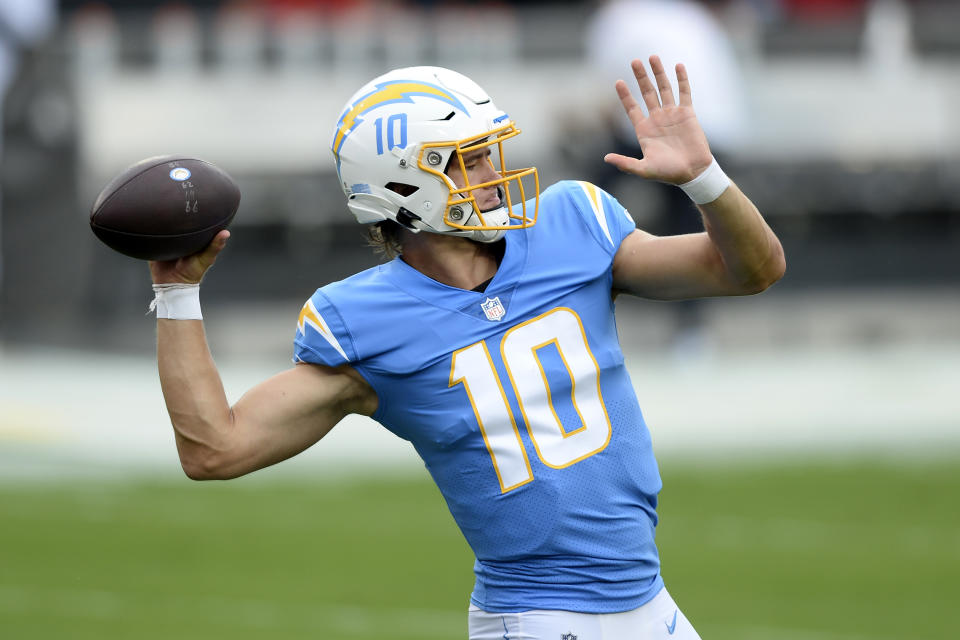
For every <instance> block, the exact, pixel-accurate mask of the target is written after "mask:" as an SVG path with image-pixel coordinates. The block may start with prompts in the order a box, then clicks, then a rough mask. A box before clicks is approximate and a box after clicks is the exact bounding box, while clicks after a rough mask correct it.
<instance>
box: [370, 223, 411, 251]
mask: <svg viewBox="0 0 960 640" xmlns="http://www.w3.org/2000/svg"><path fill="white" fill-rule="evenodd" d="M367 245H368V246H370V247H373V251H374V253H376V254H377V255H381V256H383V257H384V258H386V259H387V260H393V259H394V258H396V257H397V256H398V255H400V254H401V253H403V227H402V226H400V224H399V223H397V222H395V221H393V220H382V221H380V222H378V223H376V224H371V225H369V226H368V227H367Z"/></svg>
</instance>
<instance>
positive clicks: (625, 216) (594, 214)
mask: <svg viewBox="0 0 960 640" xmlns="http://www.w3.org/2000/svg"><path fill="white" fill-rule="evenodd" d="M569 185H570V186H569V188H570V191H571V195H572V197H573V199H574V202H575V203H576V205H577V209H578V210H579V211H580V213H581V214H582V215H583V217H584V219H585V220H586V223H587V226H588V227H590V230H591V232H592V233H593V235H594V237H595V238H596V240H597V242H599V243H600V245H601V246H602V247H603V248H604V249H605V250H606V251H607V253H609V254H610V255H611V256H612V255H614V254H615V253H616V252H617V250H618V249H619V248H620V243H621V242H623V239H624V238H626V237H627V236H628V235H630V233H631V232H632V231H633V230H634V229H636V228H637V224H636V223H635V222H634V221H633V218H632V217H631V216H630V213H629V212H628V211H627V210H626V209H624V208H623V205H621V204H620V203H619V202H618V201H617V199H616V198H614V197H613V196H612V195H610V194H609V193H607V192H606V191H604V190H603V189H601V188H600V187H598V186H596V185H595V184H591V183H589V182H583V181H572V182H570V183H569Z"/></svg>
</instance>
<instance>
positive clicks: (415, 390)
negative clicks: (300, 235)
mask: <svg viewBox="0 0 960 640" xmlns="http://www.w3.org/2000/svg"><path fill="white" fill-rule="evenodd" d="M650 66H651V69H652V71H653V75H654V78H655V80H656V84H654V82H653V81H652V80H651V78H650V76H649V75H648V74H647V72H646V70H645V67H644V65H643V63H642V62H641V61H639V60H634V61H633V63H632V70H633V74H634V77H635V81H636V83H637V85H638V86H639V89H640V93H641V95H642V100H643V102H644V104H645V105H646V112H647V113H648V114H649V115H645V113H644V109H642V108H641V106H640V105H639V103H638V102H637V101H636V99H635V98H634V96H633V95H632V93H631V91H630V89H629V88H628V86H627V84H626V83H625V82H623V81H619V82H618V83H617V85H616V91H617V94H618V96H619V98H620V101H621V104H622V106H623V108H624V110H625V111H626V114H627V116H628V119H629V121H630V122H631V125H632V128H633V131H634V135H635V138H636V139H637V140H639V144H640V147H641V149H642V151H643V154H644V158H643V159H642V160H640V159H637V158H634V157H630V156H625V155H619V154H608V155H607V156H606V157H605V160H606V161H607V162H609V163H610V164H611V165H612V166H614V167H616V168H617V169H618V170H620V171H623V172H625V173H627V174H632V175H636V176H640V177H641V178H644V179H648V180H659V181H662V182H665V183H668V184H671V185H674V186H675V187H676V186H680V187H681V189H680V190H681V192H683V193H685V194H686V196H685V197H689V198H691V199H692V200H694V201H695V202H697V203H698V206H699V208H700V212H701V214H702V216H703V219H704V221H705V225H706V228H707V231H706V232H700V233H695V234H689V235H682V236H668V237H656V236H653V235H651V234H649V233H646V232H644V231H641V230H639V229H637V228H636V225H635V223H634V221H633V220H632V219H631V218H630V216H629V215H628V214H627V212H626V211H625V210H624V209H623V207H622V206H621V205H620V204H619V203H618V202H617V201H616V200H615V199H614V198H613V197H612V196H611V195H609V194H607V193H606V192H604V191H602V190H600V189H599V188H597V187H596V186H594V185H592V184H590V183H587V182H579V181H562V182H559V183H557V184H555V185H553V186H551V187H550V188H548V189H546V190H544V191H543V192H542V193H541V192H540V189H539V181H538V178H537V170H536V169H535V168H533V167H527V168H523V169H508V168H507V167H506V166H504V161H503V156H504V151H503V148H504V147H505V146H509V144H510V140H511V139H512V138H514V137H515V136H517V135H519V133H520V132H519V130H518V129H517V127H516V125H515V124H514V122H513V121H512V120H511V119H510V117H509V115H508V114H507V113H505V112H504V111H502V110H500V109H498V108H497V107H496V106H495V105H494V103H493V102H492V100H491V99H490V97H489V96H488V95H487V94H486V93H485V92H484V91H483V89H481V88H480V87H479V86H478V85H476V84H475V83H474V82H472V81H471V80H469V79H468V78H466V77H465V76H462V75H460V74H459V73H456V72H454V71H451V70H448V69H442V68H438V67H413V68H405V69H398V70H395V71H392V72H390V73H387V74H385V75H383V76H380V77H378V78H376V79H374V80H373V81H371V82H369V83H368V84H366V85H364V86H363V87H362V88H361V89H360V90H359V91H358V92H357V93H356V94H354V96H353V97H351V98H350V99H349V100H348V101H347V103H346V105H345V106H344V108H343V110H342V115H341V116H340V118H339V121H338V122H337V124H336V128H335V132H334V137H333V143H332V149H333V152H334V158H335V161H336V165H337V172H338V176H339V178H340V182H341V185H342V187H343V190H344V193H345V194H346V196H347V203H348V208H349V210H350V211H351V212H352V213H353V214H354V216H355V217H356V218H357V221H358V222H360V223H362V224H365V225H369V226H370V231H371V238H372V239H373V240H374V241H375V242H376V243H377V244H378V245H379V246H380V247H381V248H382V249H383V250H384V251H386V252H388V253H390V252H395V253H397V254H398V256H397V257H395V258H394V259H393V260H391V261H389V262H387V263H385V264H381V265H379V266H377V267H373V268H371V269H368V270H366V271H363V272H361V273H358V274H356V275H354V276H351V277H350V278H347V279H346V280H343V281H341V282H335V283H332V284H329V285H326V286H324V287H322V288H321V289H318V290H317V291H316V293H315V294H314V295H313V296H312V297H311V298H310V299H309V300H308V301H307V302H306V304H305V305H304V306H303V309H302V311H301V313H300V317H299V320H298V323H297V329H296V334H295V340H294V345H295V346H294V354H295V355H294V361H295V363H296V364H295V366H294V367H293V368H292V369H290V370H288V371H285V372H283V373H280V374H278V375H276V376H274V377H272V378H270V379H268V380H266V381H264V382H262V383H260V384H259V385H257V386H255V387H254V388H252V389H251V390H249V391H248V392H247V393H246V394H245V395H244V396H243V397H242V398H241V399H240V400H239V401H238V402H237V403H236V404H235V405H233V406H232V407H231V406H230V404H229V403H228V400H227V398H226V396H225V393H224V389H223V385H222V383H221V380H220V376H219V373H218V371H217V368H216V366H215V364H214V362H213V359H212V357H211V354H210V350H209V347H208V345H207V342H206V338H205V334H204V326H203V323H202V314H201V312H200V302H199V285H200V281H201V279H202V278H203V275H204V273H205V272H206V271H207V270H208V269H209V268H210V266H211V265H212V264H213V263H214V261H215V259H216V257H217V255H218V254H219V252H220V251H222V250H223V248H224V247H225V246H226V243H227V239H228V237H229V232H226V231H223V232H221V233H220V234H218V235H217V237H216V238H215V239H214V240H213V242H212V243H211V245H210V246H209V247H208V248H207V249H206V250H204V251H203V252H201V253H199V254H196V255H193V256H189V257H186V258H182V259H180V260H177V261H170V262H151V263H150V270H151V275H152V278H153V282H154V291H155V293H156V298H155V304H156V309H157V316H158V320H157V333H158V343H157V351H158V363H159V370H160V380H161V386H162V389H163V394H164V398H165V400H166V404H167V409H168V411H169V413H170V417H171V421H172V423H173V427H174V431H175V435H176V442H177V447H178V451H179V454H180V460H181V463H182V465H183V468H184V470H185V472H186V473H187V475H189V476H190V477H191V478H194V479H198V480H200V479H226V478H233V477H237V476H241V475H244V474H246V473H250V472H252V471H255V470H257V469H260V468H263V467H266V466H268V465H272V464H275V463H277V462H280V461H282V460H284V459H287V458H290V457H291V456H294V455H296V454H298V453H299V452H301V451H303V450H305V449H306V448H308V447H310V446H312V445H313V444H315V443H316V442H317V441H319V440H320V439H321V438H323V437H324V435H326V434H327V433H328V432H329V431H330V429H332V428H333V427H334V426H335V425H336V424H337V423H338V422H339V421H340V420H341V419H342V418H344V417H345V416H346V415H348V414H350V413H357V414H362V415H366V416H371V417H372V418H373V419H375V420H376V421H378V422H379V423H381V424H382V425H383V426H384V427H386V428H387V429H389V430H390V431H392V432H393V433H394V434H396V435H397V436H399V437H401V438H403V439H405V440H409V441H410V442H411V443H412V444H413V446H414V448H415V449H416V451H417V452H418V454H419V455H420V456H421V458H422V459H423V460H424V463H425V465H426V467H427V469H428V470H429V472H430V474H431V475H432V477H433V479H434V481H435V482H436V483H437V485H438V487H439V488H440V490H441V493H442V494H443V496H444V499H445V500H446V503H447V506H448V507H449V509H450V512H451V514H452V515H453V517H454V519H455V520H456V522H457V524H458V526H459V527H460V529H461V531H462V532H463V534H464V536H465V537H466V539H467V540H468V542H469V544H470V546H471V548H472V549H473V551H474V553H475V555H476V564H475V569H474V570H475V574H476V583H475V587H474V591H473V594H472V596H471V604H470V610H469V615H468V620H469V628H470V632H469V634H470V638H471V639H472V640H495V639H496V640H501V639H503V638H521V637H522V638H536V639H543V640H558V639H563V638H565V639H566V640H573V639H575V638H581V639H584V640H585V639H587V638H590V639H592V640H603V639H606V640H631V639H638V640H639V639H644V640H646V639H651V638H664V639H665V638H676V639H683V640H695V639H696V638H698V637H699V636H698V635H697V632H696V631H695V630H694V628H693V626H692V625H691V624H690V622H689V621H688V620H687V618H686V617H685V616H684V615H683V613H682V612H680V611H679V609H678V608H677V606H676V604H675V603H674V601H673V599H672V598H671V597H670V595H669V593H668V592H667V590H666V589H665V588H664V582H663V578H662V577H661V574H660V562H659V555H658V552H657V547H656V544H655V541H654V528H655V526H656V524H657V514H656V507H657V496H658V493H659V491H660V488H661V480H660V474H659V470H658V467H657V462H656V459H655V457H654V455H653V451H652V444H651V440H650V434H649V431H648V430H647V427H646V425H645V423H644V421H643V417H642V414H641V411H640V407H639V404H638V401H637V398H636V395H635V394H634V390H633V385H632V383H631V381H630V378H629V376H628V374H627V372H626V369H625V367H624V362H623V354H622V352H621V349H620V345H619V341H618V338H617V330H616V322H615V318H614V304H613V301H614V299H615V298H616V296H617V295H618V294H621V293H624V294H630V295H636V296H645V297H651V298H657V299H683V298H690V297H698V296H717V295H746V294H752V293H757V292H759V291H762V290H764V289H766V288H767V287H768V286H770V285H771V284H772V283H773V282H775V281H776V280H777V279H779V278H780V276H781V275H782V273H783V270H784V258H783V252H782V248H781V246H780V243H779V241H778V240H777V238H776V236H775V235H774V234H773V232H772V231H771V230H770V229H769V227H768V226H767V225H766V223H765V222H764V220H763V218H762V216H761V215H760V213H759V212H758V211H757V209H756V207H755V206H754V205H753V204H752V203H751V201H750V200H749V199H748V198H747V197H746V196H745V195H744V194H743V193H742V192H741V191H740V190H739V189H738V188H737V187H736V185H734V184H733V183H732V182H730V180H729V179H728V178H727V177H726V176H725V175H724V173H723V172H722V170H721V169H720V168H719V165H718V164H717V162H716V160H715V159H714V158H713V156H712V155H711V151H710V147H709V145H708V143H707V138H706V137H705V136H704V133H703V130H702V129H701V127H700V124H699V123H698V121H697V118H696V116H695V115H694V112H693V106H692V102H691V93H690V84H689V81H688V79H687V74H686V72H685V70H684V68H683V67H682V66H679V67H677V69H676V73H677V85H678V90H679V98H678V100H679V102H677V101H676V100H675V96H674V92H673V88H672V87H671V83H670V80H669V79H668V77H667V73H666V71H665V70H664V68H663V66H662V64H661V63H660V60H659V59H658V58H656V57H652V58H651V59H650ZM541 214H542V215H541Z"/></svg>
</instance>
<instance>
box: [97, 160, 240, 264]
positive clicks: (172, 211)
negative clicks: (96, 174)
mask: <svg viewBox="0 0 960 640" xmlns="http://www.w3.org/2000/svg"><path fill="white" fill-rule="evenodd" d="M239 205H240V189H239V188H238V187H237V183H236V182H234V180H233V178H231V177H230V176H229V175H227V173H226V172H225V171H223V170H222V169H220V168H219V167H217V166H215V165H213V164H210V163H209V162H206V161H204V160H199V159H197V158H185V157H182V156H156V157H153V158H147V159H145V160H141V161H140V162H137V163H136V164H134V165H132V166H130V167H128V168H127V169H125V170H124V171H123V172H122V173H120V174H119V175H118V176H117V177H115V178H114V179H113V180H111V181H110V182H109V183H108V184H107V186H105V187H104V188H103V190H102V191H101V192H100V195H99V196H97V199H96V201H95V202H94V203H93V207H92V208H91V210H90V228H91V229H93V233H94V234H96V236H97V237H98V238H100V240H102V241H103V242H104V243H105V244H106V245H107V246H108V247H110V248H111V249H114V250H116V251H119V252H120V253H122V254H125V255H128V256H130V257H133V258H139V259H141V260H174V259H176V258H181V257H183V256H188V255H190V254H192V253H196V252H197V251H200V250H201V249H203V248H204V247H206V246H207V245H208V244H210V241H211V240H212V239H213V237H214V236H215V235H217V233H218V232H219V231H220V230H222V229H226V228H227V226H228V225H229V224H230V222H231V221H232V220H233V216H234V215H235V214H236V213H237V207H238V206H239Z"/></svg>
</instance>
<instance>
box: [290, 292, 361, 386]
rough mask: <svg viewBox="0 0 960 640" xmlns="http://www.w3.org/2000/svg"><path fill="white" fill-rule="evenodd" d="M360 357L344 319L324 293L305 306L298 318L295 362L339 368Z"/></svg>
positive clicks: (294, 342) (294, 352)
mask: <svg viewBox="0 0 960 640" xmlns="http://www.w3.org/2000/svg"><path fill="white" fill-rule="evenodd" d="M357 360H359V356H358V354H357V351H356V347H355V345H354V341H353V337H352V336H351V334H350V331H349V329H348V328H347V325H346V323H345V322H344V320H343V317H342V316H341V315H340V313H339V312H338V311H337V308H336V307H335V306H334V305H333V303H332V302H331V301H330V299H329V298H328V297H327V296H326V295H325V294H324V292H323V291H322V290H317V292H316V293H314V294H313V296H312V297H311V298H310V299H309V300H307V301H306V303H304V305H303V308H302V309H301V310H300V315H299V317H298V318H297V333H296V337H295V338H294V340H293V361H294V362H309V363H311V364H323V365H327V366H330V367H336V366H339V365H342V364H347V363H351V364H352V363H355V362H356V361H357Z"/></svg>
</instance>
